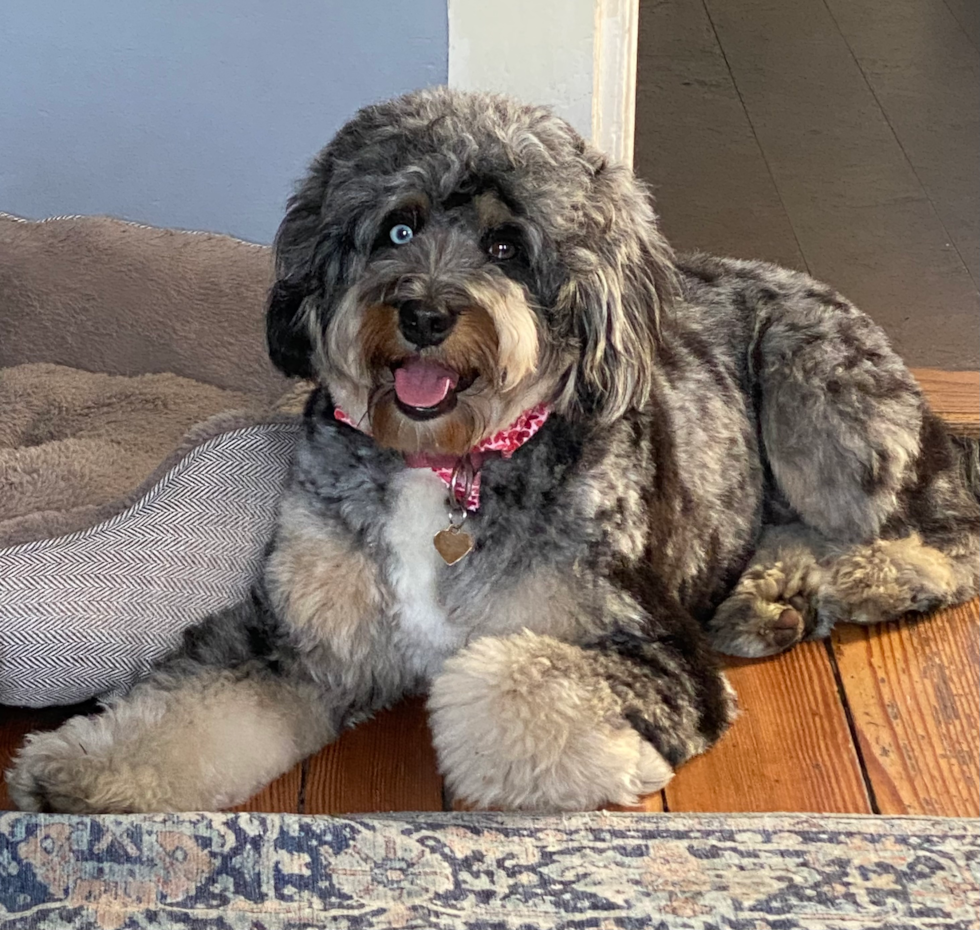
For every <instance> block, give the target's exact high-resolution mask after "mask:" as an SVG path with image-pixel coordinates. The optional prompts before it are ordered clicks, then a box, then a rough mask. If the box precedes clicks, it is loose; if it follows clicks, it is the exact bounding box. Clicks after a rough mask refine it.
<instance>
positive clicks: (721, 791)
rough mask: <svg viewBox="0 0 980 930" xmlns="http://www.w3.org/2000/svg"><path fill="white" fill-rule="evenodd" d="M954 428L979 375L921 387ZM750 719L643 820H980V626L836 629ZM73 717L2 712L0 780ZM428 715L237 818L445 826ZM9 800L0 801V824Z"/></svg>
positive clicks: (348, 747)
mask: <svg viewBox="0 0 980 930" xmlns="http://www.w3.org/2000/svg"><path fill="white" fill-rule="evenodd" d="M918 375H919V379H920V381H921V382H922V384H923V386H924V387H925V388H926V389H927V392H928V393H929V396H930V397H931V398H932V400H933V405H934V406H935V407H936V409H937V410H938V411H939V412H940V413H942V414H943V415H944V416H945V417H946V419H947V420H948V421H949V422H951V423H953V424H955V427H956V428H957V429H958V430H960V431H962V432H967V433H972V434H974V435H976V434H977V433H980V375H978V374H977V373H965V372H959V373H948V372H930V371H921V372H918ZM729 675H730V678H731V681H732V684H733V685H734V686H735V690H736V691H737V692H738V695H739V701H740V704H741V708H742V714H741V716H740V717H739V719H738V720H737V722H736V723H735V726H734V727H733V728H732V730H731V731H730V732H729V733H728V734H727V735H726V736H725V737H724V739H722V740H721V742H720V743H719V744H718V745H717V746H716V747H714V748H713V749H712V750H711V751H710V752H708V753H707V754H705V755H704V756H701V757H699V758H697V759H694V760H693V761H691V762H689V763H688V764H687V765H685V766H683V767H682V768H681V769H680V771H679V772H678V773H677V774H676V776H675V777H674V779H673V781H671V782H670V784H669V785H668V786H667V788H666V790H665V791H663V792H659V793H657V794H654V795H651V796H650V797H648V798H646V799H644V803H643V807H642V809H643V810H647V811H661V810H664V809H667V810H671V811H821V812H845V813H868V812H880V813H883V814H934V815H943V816H946V815H948V816H953V815H964V816H972V817H976V816H980V610H978V602H977V601H973V602H972V603H970V604H966V605H964V606H961V607H956V608H953V609H951V610H946V611H943V612H941V613H940V614H939V615H937V616H935V617H932V618H930V619H929V620H926V621H921V622H914V621H902V622H898V623H890V624H886V625H883V626H881V627H872V628H862V627H842V628H841V629H839V630H837V631H835V633H834V634H833V637H832V639H830V640H829V641H826V642H820V643H804V644H802V645H801V646H798V647H797V648H796V649H793V650H792V651H791V652H789V653H787V654H786V655H782V656H778V657H776V658H772V659H766V660H760V661H742V660H732V661H731V662H730V663H729ZM74 712H75V710H74V709H71V708H48V709H45V710H41V711H30V710H18V709H15V708H4V707H0V769H3V768H6V767H7V765H8V763H9V761H10V758H11V756H12V754H13V752H14V751H15V748H16V747H17V746H18V745H19V744H20V742H21V740H22V739H23V737H24V735H25V734H26V733H27V732H29V731H30V730H33V729H48V728H51V727H55V726H57V725H58V724H59V723H61V722H62V721H63V720H64V719H65V718H66V717H68V716H70V715H71V714H72V713H74ZM449 803H450V801H449V799H445V798H444V797H443V786H442V781H441V779H440V777H439V773H438V772H437V770H436V763H435V755H434V753H433V750H432V746H431V742H430V739H429V732H428V728H427V726H426V719H425V710H424V706H423V702H422V701H421V700H418V699H416V700H412V701H406V702H404V703H402V704H400V705H398V706H397V707H395V708H392V709H391V710H389V711H386V712H384V713H382V714H379V715H378V716H377V717H376V718H375V719H374V720H372V721H370V722H369V723H366V724H363V725H361V726H360V727H357V728H356V729H354V730H350V731H348V732H347V733H345V734H344V736H343V737H341V739H339V740H338V741H337V742H336V743H334V744H333V745H332V746H328V747H327V748H326V749H324V750H323V751H322V752H320V753H319V754H317V755H316V756H314V757H313V758H311V759H309V760H307V761H306V762H304V763H302V764H301V765H298V766H296V767H295V768H294V769H293V770H292V771H290V772H287V773H286V774H285V775H283V776H282V777H281V778H279V779H277V780H276V781H275V782H274V783H273V784H272V785H270V786H269V787H267V788H266V789H265V790H263V791H262V792H261V793H260V794H258V795H257V796H256V797H254V798H252V799H251V800H250V801H249V802H248V803H247V804H244V805H242V808H241V809H243V810H252V811H269V812H276V811H285V812H295V813H308V814H340V813H361V812H366V811H401V810H429V811H432V810H443V809H445V807H446V805H447V804H449ZM8 806H9V799H8V798H7V796H6V793H5V791H4V789H3V788H2V787H0V809H5V808H6V807H8Z"/></svg>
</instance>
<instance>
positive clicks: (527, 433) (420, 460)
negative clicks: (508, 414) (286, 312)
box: [333, 404, 551, 511]
mask: <svg viewBox="0 0 980 930" xmlns="http://www.w3.org/2000/svg"><path fill="white" fill-rule="evenodd" d="M550 413H551V408H550V407H549V406H548V405H547V404H538V405H537V406H536V407H532V408H531V409H530V410H525V411H524V412H523V413H522V414H521V415H520V416H519V417H518V418H517V419H516V420H515V421H514V422H513V423H511V425H510V426H508V427H505V428H504V429H502V430H500V432H499V433H494V435H493V436H490V437H489V438H488V439H484V440H481V441H480V442H478V443H477V444H476V445H475V446H474V447H473V448H472V449H471V450H470V451H469V452H468V453H467V454H466V455H465V456H463V457H462V458H460V459H457V458H456V457H454V456H449V455H426V454H424V453H419V454H416V455H406V456H405V464H407V465H408V467H409V468H431V469H432V470H433V471H434V472H435V473H436V474H437V475H438V476H439V477H440V478H442V480H443V481H444V482H445V485H446V487H447V488H452V491H453V494H455V496H456V499H457V500H458V501H460V502H461V503H462V504H463V505H464V506H465V507H466V509H467V510H470V511H473V510H477V509H478V508H479V506H480V467H481V466H482V465H483V460H484V459H485V458H486V454H487V453H488V452H499V453H500V454H501V455H502V456H503V457H504V458H505V459H509V458H510V457H511V456H512V455H513V454H514V453H515V452H516V451H517V450H518V449H519V448H520V447H521V446H523V445H524V443H526V442H527V441H528V440H529V439H530V438H531V437H532V436H533V435H534V434H535V433H536V432H537V431H538V430H539V429H541V427H542V426H544V424H545V421H546V420H547V419H548V416H549V414H550ZM333 415H334V419H336V420H339V421H340V422H341V423H346V424H347V425H348V426H353V427H354V429H358V430H359V429H361V427H360V426H358V425H357V423H355V422H354V421H353V420H352V419H351V418H350V417H349V416H347V414H346V413H344V411H343V410H341V409H340V407H335V408H334V411H333ZM361 431H362V432H366V430H361ZM467 459H468V460H469V464H470V466H471V468H472V478H471V480H470V482H469V493H467V481H466V476H465V474H464V473H463V470H462V469H461V468H460V467H459V466H460V465H461V464H462V463H463V462H464V460H467ZM464 497H465V500H464V499H463V498H464Z"/></svg>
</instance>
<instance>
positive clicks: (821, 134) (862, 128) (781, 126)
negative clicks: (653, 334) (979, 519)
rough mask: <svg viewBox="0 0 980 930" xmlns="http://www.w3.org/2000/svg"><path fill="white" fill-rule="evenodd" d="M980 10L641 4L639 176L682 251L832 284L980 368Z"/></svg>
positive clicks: (946, 358)
mask: <svg viewBox="0 0 980 930" xmlns="http://www.w3.org/2000/svg"><path fill="white" fill-rule="evenodd" d="M978 10H980V7H978V4H977V3H976V0H640V30H639V44H638V67H637V103H636V145H635V154H634V164H635V166H636V170H637V172H638V173H639V174H640V176H641V177H643V178H645V179H646V180H647V181H649V182H650V184H652V185H653V188H654V194H655V196H656V199H657V205H658V212H659V213H660V214H661V218H662V221H663V225H664V229H665V230H666V233H667V236H668V238H669V239H670V241H671V242H672V243H673V244H674V246H675V247H676V248H679V249H682V250H689V249H703V250H705V251H709V252H715V253H719V254H723V255H726V254H727V255H736V256H738V257H741V258H763V259H768V260H769V261H775V262H778V263H780V264H783V265H788V266H791V267H795V268H799V269H801V270H805V271H809V272H810V273H811V274H813V275H815V276H816V277H818V278H820V279H822V280H825V281H827V282H829V283H830V284H833V285H834V287H836V288H838V289H839V290H840V291H842V292H843V293H844V294H846V295H847V296H848V297H850V298H851V299H852V300H854V301H855V302H856V303H857V304H858V306H860V307H861V308H862V309H864V310H865V311H866V312H868V313H869V314H870V315H871V316H872V317H873V318H874V319H875V320H877V321H878V322H879V323H880V324H881V326H882V327H884V329H885V331H886V332H887V333H888V334H889V336H890V337H891V339H892V342H893V344H894V345H895V347H896V348H897V349H898V351H899V353H900V354H901V355H902V357H903V358H904V359H905V360H906V361H907V362H908V364H910V365H914V366H920V367H921V366H929V367H933V368H946V369H970V370H975V369H976V368H978V367H980V290H978V286H977V285H978V281H980V171H978V170H977V167H978V165H980V52H978V49H977V46H978V44H980V36H978V32H980V28H978V27H980V15H978Z"/></svg>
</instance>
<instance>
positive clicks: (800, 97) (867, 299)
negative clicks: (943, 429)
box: [706, 0, 980, 369]
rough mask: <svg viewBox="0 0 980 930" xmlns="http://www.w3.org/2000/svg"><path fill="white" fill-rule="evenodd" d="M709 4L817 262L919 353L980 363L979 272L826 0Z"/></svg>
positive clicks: (926, 360) (814, 267)
mask: <svg viewBox="0 0 980 930" xmlns="http://www.w3.org/2000/svg"><path fill="white" fill-rule="evenodd" d="M706 5H707V8H708V11H709V14H710V16H711V20H712V22H713V24H714V26H715V28H716V30H717V34H718V37H719V40H720V43H721V46H722V49H723V51H724V53H725V57H726V60H727V62H728V64H729V67H730V68H731V72H732V75H733V77H734V80H735V84H736V86H737V88H738V90H739V93H740V95H741V99H742V101H743V102H744V104H745V108H746V112H747V113H748V116H749V119H750V120H751V122H752V126H753V128H754V130H755V132H756V135H757V138H758V139H759V142H760V145H761V147H762V151H763V152H764V154H765V157H766V161H767V163H768V165H769V167H770V170H771V171H772V176H773V179H774V181H775V184H776V188H777V190H778V191H779V194H780V198H781V200H782V203H783V204H784V206H785V208H786V211H787V213H788V215H789V218H790V221H791V222H792V224H793V229H794V231H795V233H796V236H797V239H798V241H799V244H800V248H801V250H802V253H803V257H804V259H805V260H806V263H807V266H808V267H809V269H810V271H811V272H812V273H813V274H814V275H815V276H816V277H818V278H820V279H822V280H825V281H827V282H829V283H830V284H832V285H833V286H834V287H836V288H838V289H839V290H840V291H842V292H843V293H844V294H846V295H847V296H848V297H849V298H850V299H852V300H853V301H855V303H857V305H858V306H860V307H861V308H862V309H863V310H865V311H866V312H867V313H869V314H870V315H871V316H872V317H873V318H874V319H875V320H877V321H878V322H879V323H880V324H881V325H882V326H883V327H884V329H885V330H886V332H887V333H888V334H889V336H890V338H891V340H892V342H893V344H894V345H895V348H896V349H897V350H898V352H899V354H901V355H902V357H903V358H905V359H906V360H907V361H908V362H909V363H910V364H913V365H922V366H934V367H940V368H954V369H955V368H976V367H978V361H980V339H978V338H977V335H976V334H977V325H978V323H977V321H978V317H980V313H978V307H980V295H978V292H977V287H976V284H975V282H974V281H973V279H972V277H971V276H970V274H969V272H968V271H967V268H966V266H965V265H964V263H963V261H962V259H961V258H960V256H959V253H958V252H957V251H956V249H955V248H954V247H953V246H952V245H951V244H950V240H949V237H948V236H947V233H946V230H945V228H944V226H943V224H942V222H941V221H940V219H939V217H938V215H937V214H936V211H935V208H934V207H933V204H932V202H931V201H930V199H929V197H928V196H927V194H926V191H925V190H924V189H923V187H922V184H921V183H920V182H919V180H918V178H917V177H916V174H915V172H914V171H913V169H912V166H911V165H910V164H909V161H908V159H907V158H906V156H905V153H904V152H903V151H902V148H901V146H900V144H899V143H898V141H897V140H896V138H895V135H894V133H893V132H892V129H891V127H890V126H889V124H888V121H887V119H886V118H885V115H884V114H883V113H882V110H881V107H880V106H879V105H878V103H877V101H876V100H875V97H874V94H873V93H872V91H871V89H870V88H869V87H868V84H867V82H866V80H865V78H864V75H863V73H862V72H861V69H860V68H859V67H858V65H857V63H856V62H855V60H854V57H853V55H852V54H851V51H850V49H849V48H848V46H847V43H846V42H845V41H844V38H843V37H842V36H841V33H840V31H839V29H838V28H837V25H836V23H835V21H834V20H833V18H832V17H831V15H830V13H829V11H828V10H827V7H826V5H825V4H824V2H823V0H797V2H794V3H778V2H773V0H706ZM737 184H738V178H737V177H733V178H732V185H733V186H734V185H737Z"/></svg>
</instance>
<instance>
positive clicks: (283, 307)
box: [265, 279, 314, 380]
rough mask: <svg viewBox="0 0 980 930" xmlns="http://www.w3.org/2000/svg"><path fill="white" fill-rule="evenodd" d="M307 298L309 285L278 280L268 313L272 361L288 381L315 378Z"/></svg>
mask: <svg viewBox="0 0 980 930" xmlns="http://www.w3.org/2000/svg"><path fill="white" fill-rule="evenodd" d="M306 296H307V288H306V285H305V282H303V281H299V282H291V281H288V280H286V279H281V280H279V281H276V283H275V284H273V285H272V289H271V290H270V291H269V299H268V301H267V302H266V311H265V338H266V342H267V344H268V347H269V358H271V359H272V364H273V365H275V366H276V368H278V369H279V370H280V371H281V372H282V373H283V374H284V375H286V376H287V377H288V378H306V379H310V380H312V379H313V377H314V372H313V365H312V356H313V342H312V341H311V339H310V333H309V329H308V328H307V324H306V320H305V318H304V317H303V314H302V307H303V301H304V300H305V299H306Z"/></svg>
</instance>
